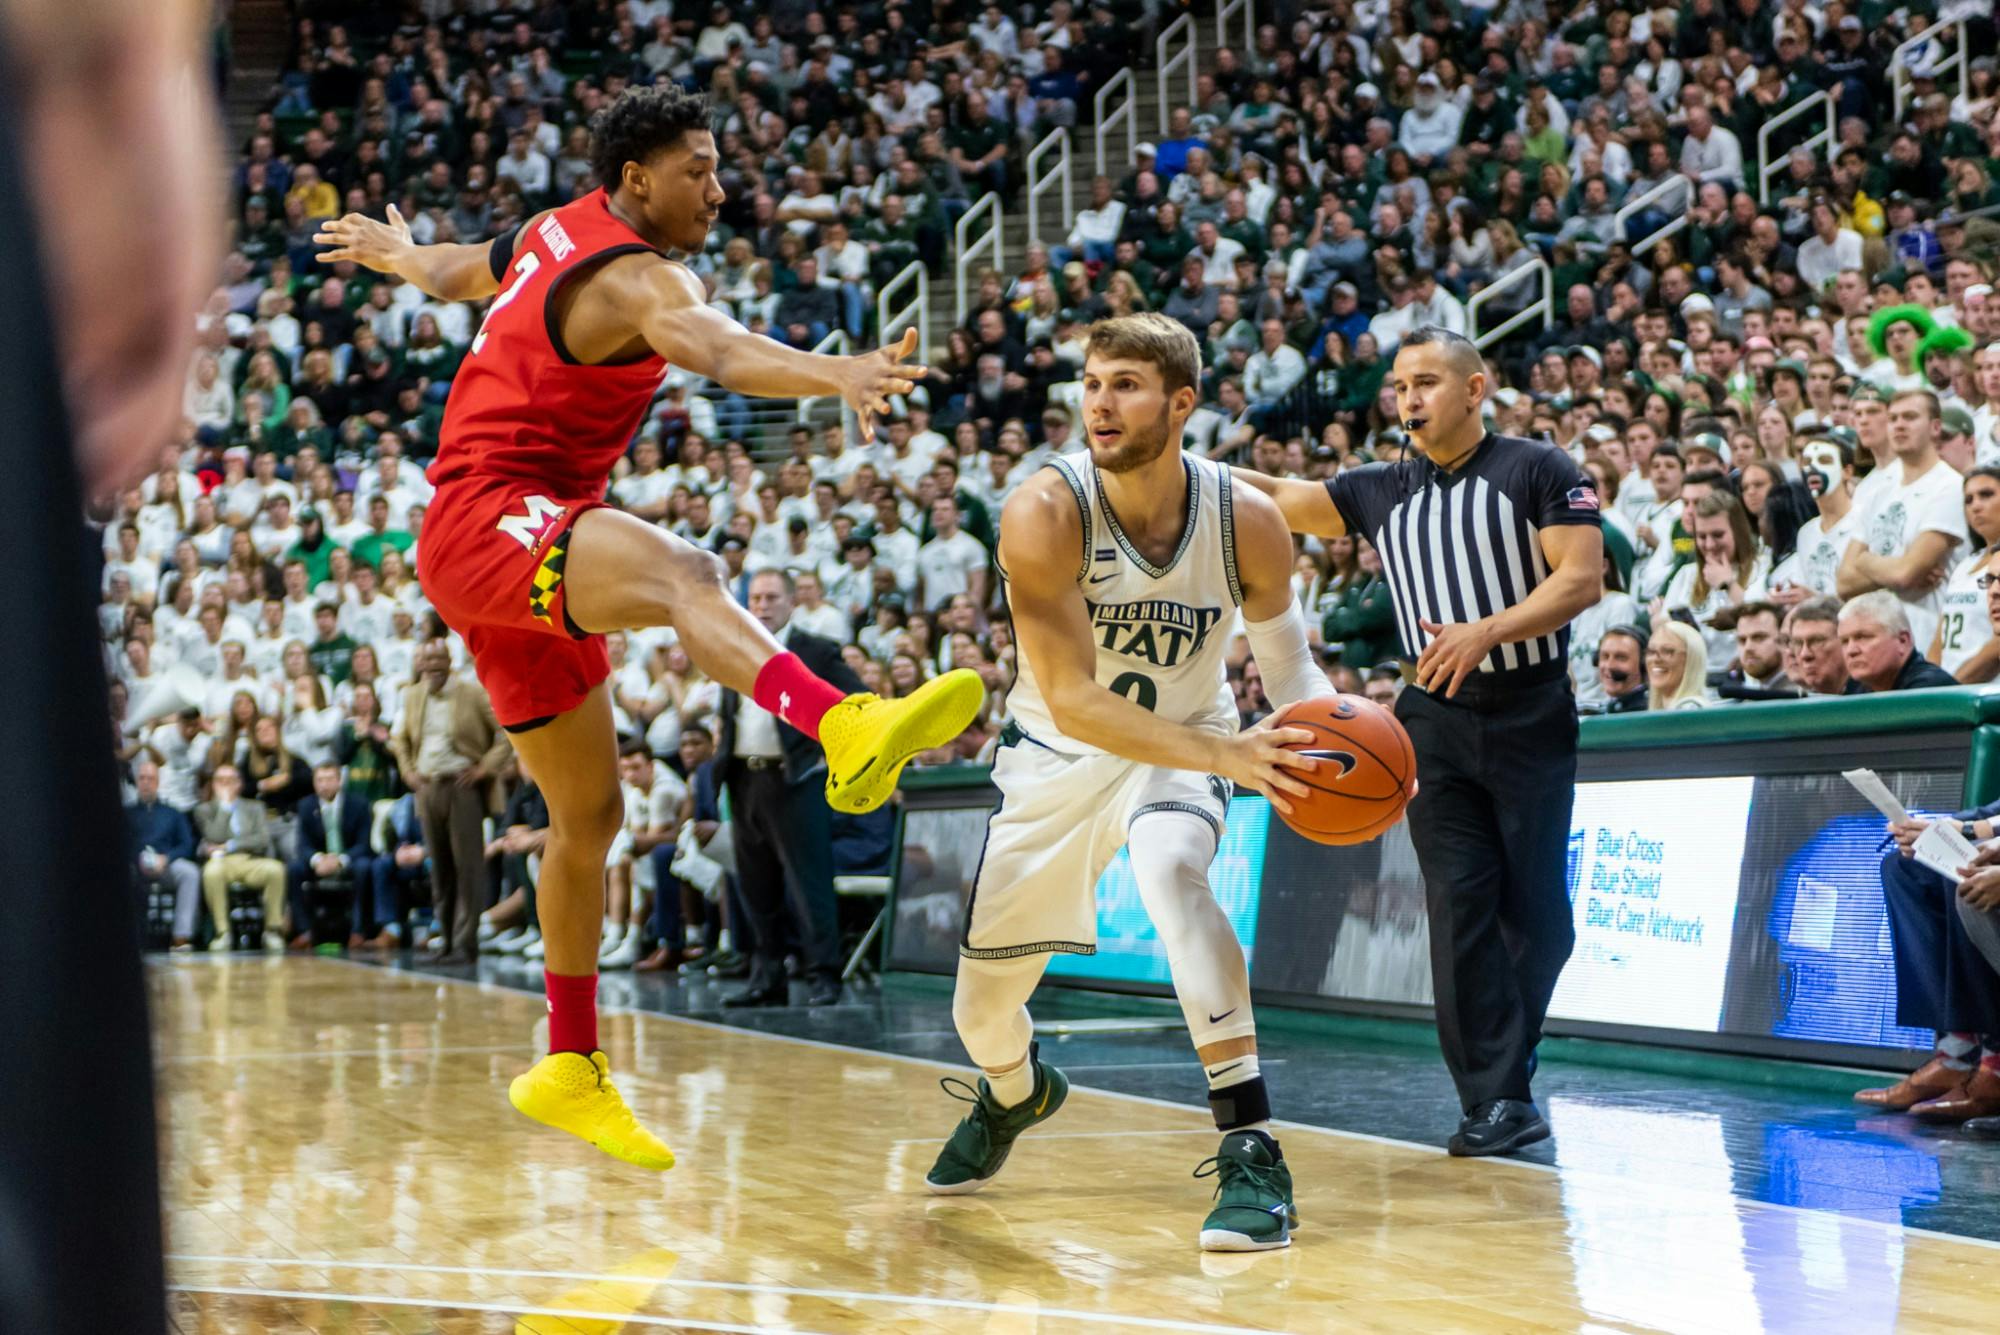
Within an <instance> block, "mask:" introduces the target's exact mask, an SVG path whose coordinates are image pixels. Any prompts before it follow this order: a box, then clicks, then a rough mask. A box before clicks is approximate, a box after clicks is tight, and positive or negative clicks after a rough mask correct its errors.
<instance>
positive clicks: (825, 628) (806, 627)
mask: <svg viewBox="0 0 2000 1335" xmlns="http://www.w3.org/2000/svg"><path fill="white" fill-rule="evenodd" d="M790 624H791V625H793V626H795V627H797V628H798V629H799V630H802V631H804V632H805V633H806V634H808V635H817V636H819V637H820V638H821V639H823V640H832V641H833V642H834V643H835V644H846V643H847V642H848V641H849V640H851V639H853V638H854V623H853V622H852V621H851V620H849V619H848V616H847V613H845V612H843V611H841V610H840V609H839V608H838V607H835V606H834V605H833V604H832V603H829V602H821V603H820V605H819V606H818V607H795V608H793V609H792V620H791V623H790Z"/></svg>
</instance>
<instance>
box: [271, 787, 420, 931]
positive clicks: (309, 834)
mask: <svg viewBox="0 0 2000 1335" xmlns="http://www.w3.org/2000/svg"><path fill="white" fill-rule="evenodd" d="M370 814H371V813H370V811H369V807H368V803H367V801H366V800H364V799H363V798H361V797H358V796H356V795H354V794H352V793H346V792H343V791H341V786H340V766H338V765H335V764H331V763H328V764H324V765H315V766H313V795H312V796H311V797H310V798H308V799H306V800H305V801H303V802H301V803H299V806H298V827H297V831H296V843H295V844H294V848H293V852H292V861H291V865H290V866H288V867H287V868H286V869H285V879H286V881H287V883H288V886H289V889H290V892H291V900H292V923H293V925H294V926H295V927H297V929H298V930H299V932H300V933H301V935H302V936H303V935H304V934H305V933H307V932H308V931H309V930H310V924H311V922H312V916H311V914H310V913H309V912H308V911H307V907H306V894H307V892H308V891H310V890H311V889H313V888H314V887H315V886H317V885H319V884H320V883H321V882H322V881H328V882H331V881H339V882H341V883H343V884H344V885H345V886H346V887H347V889H348V890H350V891H351V892H352V893H353V895H354V908H353V910H352V912H351V915H350V917H349V919H348V934H347V948H348V949H349V950H358V949H360V948H361V946H363V945H364V944H366V942H367V940H368V933H366V932H364V931H363V930H362V925H363V924H364V923H368V924H370V925H373V926H377V927H379V926H380V925H381V924H382V923H384V922H386V921H388V920H389V919H390V918H391V917H393V916H394V914H395V900H394V899H393V898H391V899H390V900H389V907H388V909H387V910H384V908H383V907H382V898H381V895H380V893H379V891H380V887H379V886H378V885H377V884H376V881H375V854H374V852H373V850H372V849H371V848H370V847H369V843H368V835H369V826H370V825H371V824H373V822H372V821H371V820H370V819H369V817H370ZM371 903H372V904H373V906H374V911H373V913H372V914H371V912H370V905H371ZM293 944H294V945H297V944H299V943H298V942H297V941H294V942H293ZM306 944H307V945H310V944H311V942H310V941H307V942H306Z"/></svg>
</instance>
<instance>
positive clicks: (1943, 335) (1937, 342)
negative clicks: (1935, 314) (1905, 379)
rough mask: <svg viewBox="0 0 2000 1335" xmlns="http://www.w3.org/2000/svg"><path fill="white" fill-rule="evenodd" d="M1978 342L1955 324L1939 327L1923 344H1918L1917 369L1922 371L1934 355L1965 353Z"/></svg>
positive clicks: (1926, 337) (1933, 330) (1934, 329)
mask: <svg viewBox="0 0 2000 1335" xmlns="http://www.w3.org/2000/svg"><path fill="white" fill-rule="evenodd" d="M1978 341H1979V340H1978V339H1976V338H1974V337H1973V336H1972V335H1971V334H1969V333H1967V332H1966V331H1965V330H1963V329H1960V328H1959V327H1958V326H1957V325H1955V324H1941V325H1938V326H1936V327H1935V328H1933V329H1932V330H1931V332H1930V333H1929V334H1928V335H1926V336H1925V338H1924V341H1923V342H1921V343H1919V344H1917V369H1918V370H1922V369H1923V366H1924V363H1925V362H1926V361H1927V360H1928V359H1929V358H1930V356H1931V354H1933V353H1942V354H1943V355H1945V356H1947V357H1949V356H1951V355H1952V354H1954V353H1959V352H1964V351H1965V350H1966V349H1967V348H1970V347H1971V346H1972V345H1973V344H1975V343H1977V342H1978Z"/></svg>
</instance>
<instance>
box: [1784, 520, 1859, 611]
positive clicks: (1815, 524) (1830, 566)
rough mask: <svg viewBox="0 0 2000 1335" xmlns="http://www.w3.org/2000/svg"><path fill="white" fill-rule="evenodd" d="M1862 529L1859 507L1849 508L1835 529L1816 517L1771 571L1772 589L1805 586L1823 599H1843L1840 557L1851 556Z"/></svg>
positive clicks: (1802, 525)
mask: <svg viewBox="0 0 2000 1335" xmlns="http://www.w3.org/2000/svg"><path fill="white" fill-rule="evenodd" d="M1860 529H1861V507H1860V506H1858V505H1850V506H1848V507H1847V513H1846V514H1844V515H1842V516H1841V517H1840V519H1839V521H1838V522H1837V523H1835V524H1834V526H1833V527H1832V528H1828V527H1826V521H1825V520H1824V519H1822V518H1821V517H1820V516H1818V515H1814V516H1813V517H1812V518H1811V519H1808V520H1807V521H1806V522H1805V523H1803V524H1801V525H1799V536H1798V545H1797V546H1796V547H1794V548H1793V549H1792V554H1791V555H1790V556H1787V557H1786V558H1785V559H1784V560H1782V561H1780V562H1779V563H1778V567H1777V569H1775V570H1773V571H1772V572H1771V587H1772V588H1773V589H1782V588H1786V587H1788V586H1790V585H1793V584H1802V585H1804V586H1805V587H1806V588H1808V589H1811V590H1812V591H1813V592H1814V593H1816V594H1819V595H1820V596H1821V597H1825V598H1837V597H1839V596H1840V590H1839V588H1838V587H1837V585H1836V576H1838V575H1839V573H1840V558H1841V557H1843V556H1845V555H1847V544H1848V543H1850V542H1852V541H1853V540H1854V539H1855V538H1856V537H1858V536H1859V535H1860Z"/></svg>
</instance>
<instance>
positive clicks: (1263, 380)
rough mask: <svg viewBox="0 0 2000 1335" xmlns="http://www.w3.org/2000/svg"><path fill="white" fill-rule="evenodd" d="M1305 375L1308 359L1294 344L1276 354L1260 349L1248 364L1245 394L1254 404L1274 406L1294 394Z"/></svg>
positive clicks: (1286, 344)
mask: <svg viewBox="0 0 2000 1335" xmlns="http://www.w3.org/2000/svg"><path fill="white" fill-rule="evenodd" d="M1305 375H1306V359H1305V358H1304V357H1303V356H1301V355H1300V353H1299V350H1298V349H1297V348H1295V347H1293V346H1292V345H1291V344H1289V343H1280V344H1278V350H1277V351H1276V352H1265V351H1264V350H1263V349H1262V348H1259V349H1258V350H1257V351H1255V352H1253V353H1251V354H1250V360H1249V361H1248V362H1246V363H1245V364H1244V367H1243V393H1244V395H1245V396H1246V397H1247V398H1248V399H1249V400H1250V401H1251V402H1252V403H1268V402H1272V401H1274V400H1277V399H1282V398H1283V397H1285V395H1287V394H1289V393H1291V390H1292V386H1294V385H1296V384H1298V383H1299V381H1301V380H1303V379H1305Z"/></svg>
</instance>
